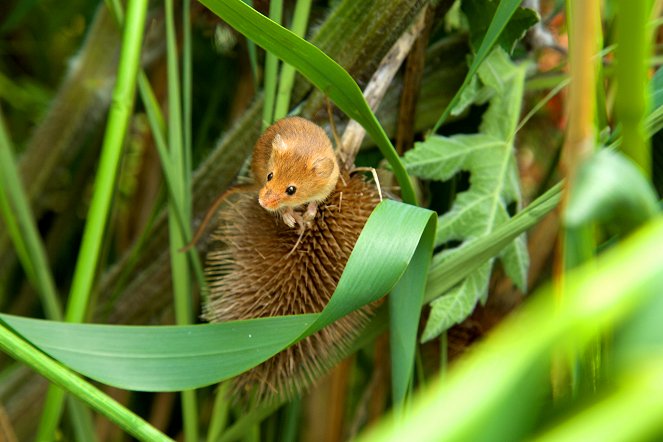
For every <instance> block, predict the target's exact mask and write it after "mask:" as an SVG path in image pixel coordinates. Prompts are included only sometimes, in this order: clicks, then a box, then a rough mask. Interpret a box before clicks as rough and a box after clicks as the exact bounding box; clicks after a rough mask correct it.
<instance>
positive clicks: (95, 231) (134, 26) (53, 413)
mask: <svg viewBox="0 0 663 442" xmlns="http://www.w3.org/2000/svg"><path fill="white" fill-rule="evenodd" d="M146 14H147V0H130V1H129V2H128V6H127V17H126V25H125V29H124V33H123V37H122V51H121V56H120V62H119V66H118V75H117V83H116V84H115V88H114V90H113V99H112V105H111V108H110V112H109V117H108V124H107V126H106V132H105V135H104V142H103V146H102V153H101V159H100V161H99V171H98V172H97V177H96V180H95V183H94V195H93V197H92V202H91V204H90V210H89V212H88V217H87V222H86V223H85V229H84V231H83V240H82V244H81V248H80V251H79V255H78V260H77V262H76V268H75V271H74V277H73V282H72V286H71V292H70V294H69V300H68V304H67V311H66V313H65V320H66V321H69V322H82V321H83V320H84V319H85V312H86V310H87V305H88V300H89V297H90V291H91V288H92V283H93V281H94V276H95V274H96V270H97V263H98V262H99V254H100V251H101V246H102V243H103V237H104V231H105V228H106V223H107V220H108V219H109V218H110V216H109V212H110V203H111V199H112V196H113V192H114V189H115V179H116V176H117V170H118V166H119V163H120V157H121V156H122V145H123V142H124V137H125V134H126V130H127V126H128V124H129V118H130V116H131V111H132V108H133V106H132V105H133V99H134V93H135V89H136V75H137V73H138V66H139V64H140V53H141V44H142V38H143V31H144V28H145V17H146ZM63 397H64V396H63V393H62V390H59V389H56V388H55V387H52V386H51V388H49V393H48V395H47V400H46V404H45V406H44V414H43V415H42V421H41V423H40V425H39V430H38V439H39V438H41V439H40V440H44V439H52V437H53V434H54V432H55V427H56V426H57V422H58V421H59V416H60V412H61V410H62V399H63Z"/></svg>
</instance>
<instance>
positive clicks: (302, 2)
mask: <svg viewBox="0 0 663 442" xmlns="http://www.w3.org/2000/svg"><path fill="white" fill-rule="evenodd" d="M310 12H311V0H298V1H297V5H296V6H295V13H294V17H293V19H292V27H291V29H290V30H291V31H292V32H293V34H295V35H296V36H298V37H303V36H304V34H305V33H306V25H307V24H308V17H309V14H310ZM294 84H295V68H294V67H293V66H292V65H291V64H288V63H283V66H282V67H281V76H280V77H279V91H278V94H277V96H276V106H275V108H274V120H278V119H279V118H283V117H285V116H286V115H287V114H288V107H289V105H290V95H291V94H292V86H293V85H294Z"/></svg>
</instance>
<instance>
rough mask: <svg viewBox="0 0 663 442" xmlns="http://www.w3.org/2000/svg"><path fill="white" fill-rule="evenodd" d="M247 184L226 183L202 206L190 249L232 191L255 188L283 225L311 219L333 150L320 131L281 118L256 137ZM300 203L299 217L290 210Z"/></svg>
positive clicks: (334, 177) (328, 186)
mask: <svg viewBox="0 0 663 442" xmlns="http://www.w3.org/2000/svg"><path fill="white" fill-rule="evenodd" d="M251 172H252V174H253V183H251V184H248V185H238V186H234V187H231V188H230V189H228V190H227V191H225V192H224V193H223V194H221V195H220V196H218V197H217V198H216V200H215V201H214V202H213V203H212V205H211V206H210V208H209V209H208V210H207V213H206V214H205V217H204V218H203V221H202V223H201V224H200V226H199V227H198V230H197V231H196V233H195V235H194V236H193V239H192V240H191V242H190V243H189V244H188V245H187V246H186V247H184V248H183V249H182V251H186V250H188V249H189V248H191V247H192V246H193V245H194V244H195V243H196V242H197V241H198V239H199V238H200V236H201V235H202V234H203V231H204V230H205V226H206V225H207V223H208V222H209V221H210V219H211V218H212V216H213V215H214V213H215V212H216V210H217V209H218V207H219V205H221V203H222V202H223V201H224V200H225V199H226V198H227V197H228V196H229V195H230V194H232V193H234V192H236V191H238V190H248V189H255V188H259V189H260V190H259V192H258V203H259V204H260V205H261V206H262V207H264V208H265V209H266V210H268V211H270V212H275V213H278V214H280V215H281V217H282V218H283V222H285V224H287V225H288V226H289V227H295V225H296V224H298V225H299V231H300V233H301V232H303V231H304V229H305V228H306V223H307V222H309V221H311V220H313V219H314V218H315V215H316V212H317V208H318V203H320V202H322V201H324V200H325V199H326V198H327V197H328V196H329V194H330V193H331V191H332V190H334V187H335V186H336V182H337V181H338V177H339V166H338V161H337V160H336V155H335V154H334V148H333V147H332V144H331V141H330V140H329V137H327V134H326V133H325V131H324V130H323V129H322V128H321V127H320V126H318V125H317V124H315V123H312V122H310V121H308V120H306V119H304V118H301V117H286V118H283V119H281V120H279V121H277V122H276V123H274V124H272V125H271V126H269V127H268V128H267V129H266V130H265V132H263V134H262V135H261V136H260V138H258V141H257V142H256V144H255V146H254V148H253V158H252V159H251ZM300 206H306V210H305V211H304V214H303V215H300V214H299V213H298V212H296V211H295V210H294V209H295V208H296V207H300Z"/></svg>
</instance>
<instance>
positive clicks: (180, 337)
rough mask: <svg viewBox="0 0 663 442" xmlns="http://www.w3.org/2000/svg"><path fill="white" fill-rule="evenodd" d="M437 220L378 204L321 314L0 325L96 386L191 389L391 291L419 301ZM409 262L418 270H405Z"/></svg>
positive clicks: (10, 321) (10, 319) (16, 320)
mask: <svg viewBox="0 0 663 442" xmlns="http://www.w3.org/2000/svg"><path fill="white" fill-rule="evenodd" d="M435 221H436V217H435V216H434V214H433V213H432V212H431V211H429V210H426V209H422V208H418V207H414V206H411V205H407V204H402V203H398V202H395V201H387V200H385V201H383V202H382V203H380V204H379V205H378V206H377V207H376V209H375V210H374V212H373V214H372V215H371V216H370V217H369V219H368V221H367V223H366V226H365V227H364V230H363V231H362V233H361V235H360V237H359V239H358V241H357V243H356V245H355V248H354V249H353V252H352V254H351V255H350V258H349V260H348V263H347V265H346V268H345V271H344V272H343V275H342V277H341V279H340V281H339V283H338V286H337V289H336V292H335V293H334V295H333V296H332V299H331V300H330V301H329V304H328V305H327V307H326V308H325V309H324V310H323V311H322V312H321V313H319V314H314V315H300V316H285V317H275V318H263V319H254V320H247V321H233V322H225V323H219V324H204V325H192V326H144V327H141V326H110V325H99V324H67V323H61V322H52V321H43V320H36V319H27V318H21V317H16V316H10V315H0V319H2V320H3V321H5V323H6V324H7V325H8V326H10V327H11V328H13V329H14V330H16V332H17V333H19V334H21V335H22V336H24V337H25V338H26V339H27V340H29V341H30V342H31V343H32V344H34V345H35V346H36V347H38V348H40V349H41V350H42V351H44V352H45V353H46V354H48V355H50V356H52V357H53V358H55V359H57V360H59V361H60V362H62V363H63V364H65V365H66V366H68V367H70V368H72V369H74V370H75V371H77V372H79V373H82V374H84V375H86V376H89V377H90V378H92V379H95V380H97V381H100V382H103V383H106V384H109V385H113V386H116V387H120V388H125V389H131V390H144V391H178V390H186V389H191V388H197V387H201V386H204V385H209V384H213V383H216V382H219V381H221V380H223V379H227V378H230V377H233V376H235V375H237V374H239V373H241V372H242V371H245V370H247V369H249V368H251V367H254V366H255V365H257V364H259V363H261V362H263V361H265V360H266V359H268V358H269V357H271V356H272V355H274V354H276V353H278V352H279V351H281V350H283V349H284V348H286V347H287V346H289V345H291V344H293V343H294V342H296V341H298V340H300V339H303V338H304V337H306V336H308V335H310V334H312V333H314V332H315V331H317V330H320V329H321V328H323V327H324V326H325V325H328V324H330V323H331V322H333V321H335V320H336V319H338V318H340V317H341V316H343V315H345V314H347V313H349V312H351V311H352V310H355V309H357V308H359V307H361V306H363V305H366V304H368V303H371V302H374V301H376V300H377V299H379V298H380V297H382V296H384V295H385V294H387V293H388V292H390V291H392V290H393V291H394V292H396V293H406V292H407V291H408V290H409V295H408V296H412V297H414V298H415V299H419V300H420V299H421V297H422V296H423V295H422V292H423V283H422V282H418V283H417V285H412V281H420V280H421V281H423V280H424V279H425V271H426V268H427V267H426V265H424V264H425V263H426V262H427V260H428V259H429V258H430V252H431V247H432V240H433V238H432V237H433V232H434V230H435ZM411 261H412V263H414V264H416V265H409V264H410V262H411ZM422 272H423V273H422ZM418 302H419V304H420V301H418ZM415 331H416V329H415ZM0 332H1V330H0ZM406 334H407V332H406ZM403 339H406V340H410V341H411V342H412V346H414V342H416V336H415V335H413V334H412V335H411V336H405V337H404V338H403ZM399 388H402V387H399Z"/></svg>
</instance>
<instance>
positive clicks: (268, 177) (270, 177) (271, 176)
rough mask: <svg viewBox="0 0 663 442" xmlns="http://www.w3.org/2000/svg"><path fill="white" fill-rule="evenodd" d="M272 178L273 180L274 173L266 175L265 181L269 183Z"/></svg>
mask: <svg viewBox="0 0 663 442" xmlns="http://www.w3.org/2000/svg"><path fill="white" fill-rule="evenodd" d="M272 178H274V172H269V175H267V181H271V180H272Z"/></svg>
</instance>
